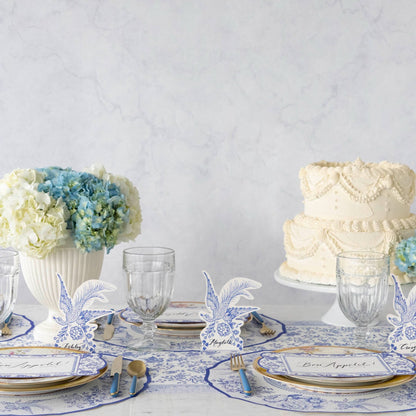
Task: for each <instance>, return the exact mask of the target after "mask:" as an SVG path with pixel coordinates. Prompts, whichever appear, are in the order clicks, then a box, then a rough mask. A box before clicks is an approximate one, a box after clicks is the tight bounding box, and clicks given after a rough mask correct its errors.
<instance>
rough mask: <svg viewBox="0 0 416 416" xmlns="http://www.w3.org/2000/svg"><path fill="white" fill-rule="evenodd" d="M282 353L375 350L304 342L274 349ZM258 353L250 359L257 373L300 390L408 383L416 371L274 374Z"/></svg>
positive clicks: (351, 389)
mask: <svg viewBox="0 0 416 416" xmlns="http://www.w3.org/2000/svg"><path fill="white" fill-rule="evenodd" d="M273 352H274V353H276V354H281V353H285V352H286V353H287V352H290V353H308V354H334V355H340V354H354V353H366V352H371V353H374V352H378V351H374V350H366V349H362V348H349V347H334V346H304V347H292V348H284V349H281V350H276V351H273ZM260 359H261V357H257V358H256V359H255V360H254V362H253V367H254V369H255V370H256V371H257V372H258V373H260V374H261V375H262V376H263V377H264V379H265V381H266V382H267V383H269V384H271V385H274V386H277V387H279V385H281V384H280V383H284V384H287V385H290V386H292V387H296V388H299V389H303V390H310V391H317V392H326V393H359V392H366V391H371V390H378V389H386V388H391V387H396V386H399V385H401V384H404V383H407V382H409V381H411V380H413V379H414V378H415V376H416V375H415V374H409V375H391V374H389V375H378V376H359V377H314V376H298V375H295V376H294V375H290V374H285V375H277V374H270V373H269V372H268V371H267V370H266V368H264V367H262V365H261V364H260V363H259V361H260Z"/></svg>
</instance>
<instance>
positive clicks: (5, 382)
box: [0, 347, 107, 395]
mask: <svg viewBox="0 0 416 416" xmlns="http://www.w3.org/2000/svg"><path fill="white" fill-rule="evenodd" d="M8 353H10V354H12V355H48V354H54V355H56V354H68V353H71V354H85V353H87V352H86V351H78V350H73V349H69V348H58V347H13V348H11V347H9V348H0V354H8ZM106 370H107V363H105V364H104V366H102V368H100V369H99V370H98V369H97V374H93V375H85V376H73V375H66V376H53V377H25V378H0V394H13V395H20V394H36V393H49V392H51V391H56V390H62V389H66V388H70V387H75V386H80V385H83V384H86V383H89V382H90V381H93V380H95V379H97V378H99V377H101V376H102V375H103V374H104V373H105V372H106Z"/></svg>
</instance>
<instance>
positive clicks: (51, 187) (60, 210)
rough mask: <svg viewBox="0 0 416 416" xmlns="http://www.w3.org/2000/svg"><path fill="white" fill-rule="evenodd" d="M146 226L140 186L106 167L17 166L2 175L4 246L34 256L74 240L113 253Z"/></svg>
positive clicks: (1, 238) (0, 225)
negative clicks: (107, 170) (112, 250)
mask: <svg viewBox="0 0 416 416" xmlns="http://www.w3.org/2000/svg"><path fill="white" fill-rule="evenodd" d="M140 224H141V211H140V203H139V193H138V191H137V189H136V188H135V187H134V186H133V184H132V183H131V182H130V181H129V180H128V179H127V178H124V177H120V176H115V175H112V174H110V173H107V172H106V170H105V169H104V167H103V166H101V165H93V166H92V167H91V168H90V169H88V170H87V171H85V172H77V171H75V170H72V169H70V168H67V169H62V168H59V167H49V168H40V169H16V170H14V171H13V172H11V173H9V174H6V175H5V176H4V177H3V178H2V179H0V246H3V247H13V248H14V249H16V250H18V251H20V252H23V253H25V254H26V255H28V256H31V257H36V258H44V257H45V256H46V255H47V254H48V253H50V252H51V251H52V250H53V249H54V248H55V247H59V246H63V245H66V244H68V240H72V241H73V244H74V245H75V247H77V248H79V249H81V250H82V251H84V252H90V251H97V250H102V249H104V248H106V249H107V252H109V251H110V250H111V249H112V248H113V247H114V246H115V245H116V244H117V243H119V242H121V241H129V240H133V239H134V238H135V237H136V236H137V235H138V234H140Z"/></svg>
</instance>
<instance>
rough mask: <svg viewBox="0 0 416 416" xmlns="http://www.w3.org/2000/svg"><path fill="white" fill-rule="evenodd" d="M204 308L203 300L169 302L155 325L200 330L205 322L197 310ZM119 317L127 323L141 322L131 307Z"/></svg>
mask: <svg viewBox="0 0 416 416" xmlns="http://www.w3.org/2000/svg"><path fill="white" fill-rule="evenodd" d="M205 309H206V308H205V304H204V303H203V302H176V301H175V302H171V303H170V305H169V307H168V309H166V311H165V312H164V313H163V314H162V315H161V316H159V317H158V318H157V319H156V326H157V328H158V329H161V330H191V331H192V330H201V329H203V328H204V327H205V322H204V321H203V320H202V319H201V318H200V317H199V312H200V311H203V310H205ZM120 318H121V319H122V320H124V321H125V322H128V323H129V324H133V325H137V326H139V325H141V324H142V320H141V319H140V317H139V316H138V315H137V313H136V312H134V311H133V310H132V309H131V308H126V309H124V310H122V311H121V312H120Z"/></svg>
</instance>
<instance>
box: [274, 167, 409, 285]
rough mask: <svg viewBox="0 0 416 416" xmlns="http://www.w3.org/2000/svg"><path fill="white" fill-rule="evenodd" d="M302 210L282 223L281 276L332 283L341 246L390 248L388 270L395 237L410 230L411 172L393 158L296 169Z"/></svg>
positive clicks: (405, 235)
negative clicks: (392, 161)
mask: <svg viewBox="0 0 416 416" xmlns="http://www.w3.org/2000/svg"><path fill="white" fill-rule="evenodd" d="M299 178H300V183H301V190H302V193H303V196H304V198H305V199H304V213H303V214H300V215H297V216H296V217H295V218H294V219H292V220H288V221H286V222H285V224H284V227H283V230H284V246H285V250H286V261H285V262H284V263H283V264H282V265H281V266H280V269H279V272H280V275H281V276H283V277H288V278H290V279H295V280H300V281H303V282H310V283H320V284H330V285H335V283H336V279H335V263H336V255H337V253H339V252H342V251H357V250H372V251H379V252H384V253H390V255H391V256H392V259H391V272H392V273H394V274H395V275H396V276H398V278H399V279H400V281H401V282H408V281H409V278H408V277H407V276H406V275H404V274H403V273H402V272H400V271H399V270H398V269H397V267H396V266H395V265H394V247H395V245H396V243H397V242H398V241H400V240H401V239H403V238H408V237H411V236H412V235H414V232H415V229H416V216H415V215H414V214H411V213H410V206H411V204H412V202H413V199H414V197H415V181H416V174H415V172H413V170H411V169H410V168H409V167H407V166H405V165H401V164H396V163H389V162H381V163H364V162H362V161H361V160H360V159H357V160H356V161H355V162H346V163H330V162H318V163H313V164H311V165H308V166H306V167H305V168H302V169H301V170H300V172H299Z"/></svg>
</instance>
